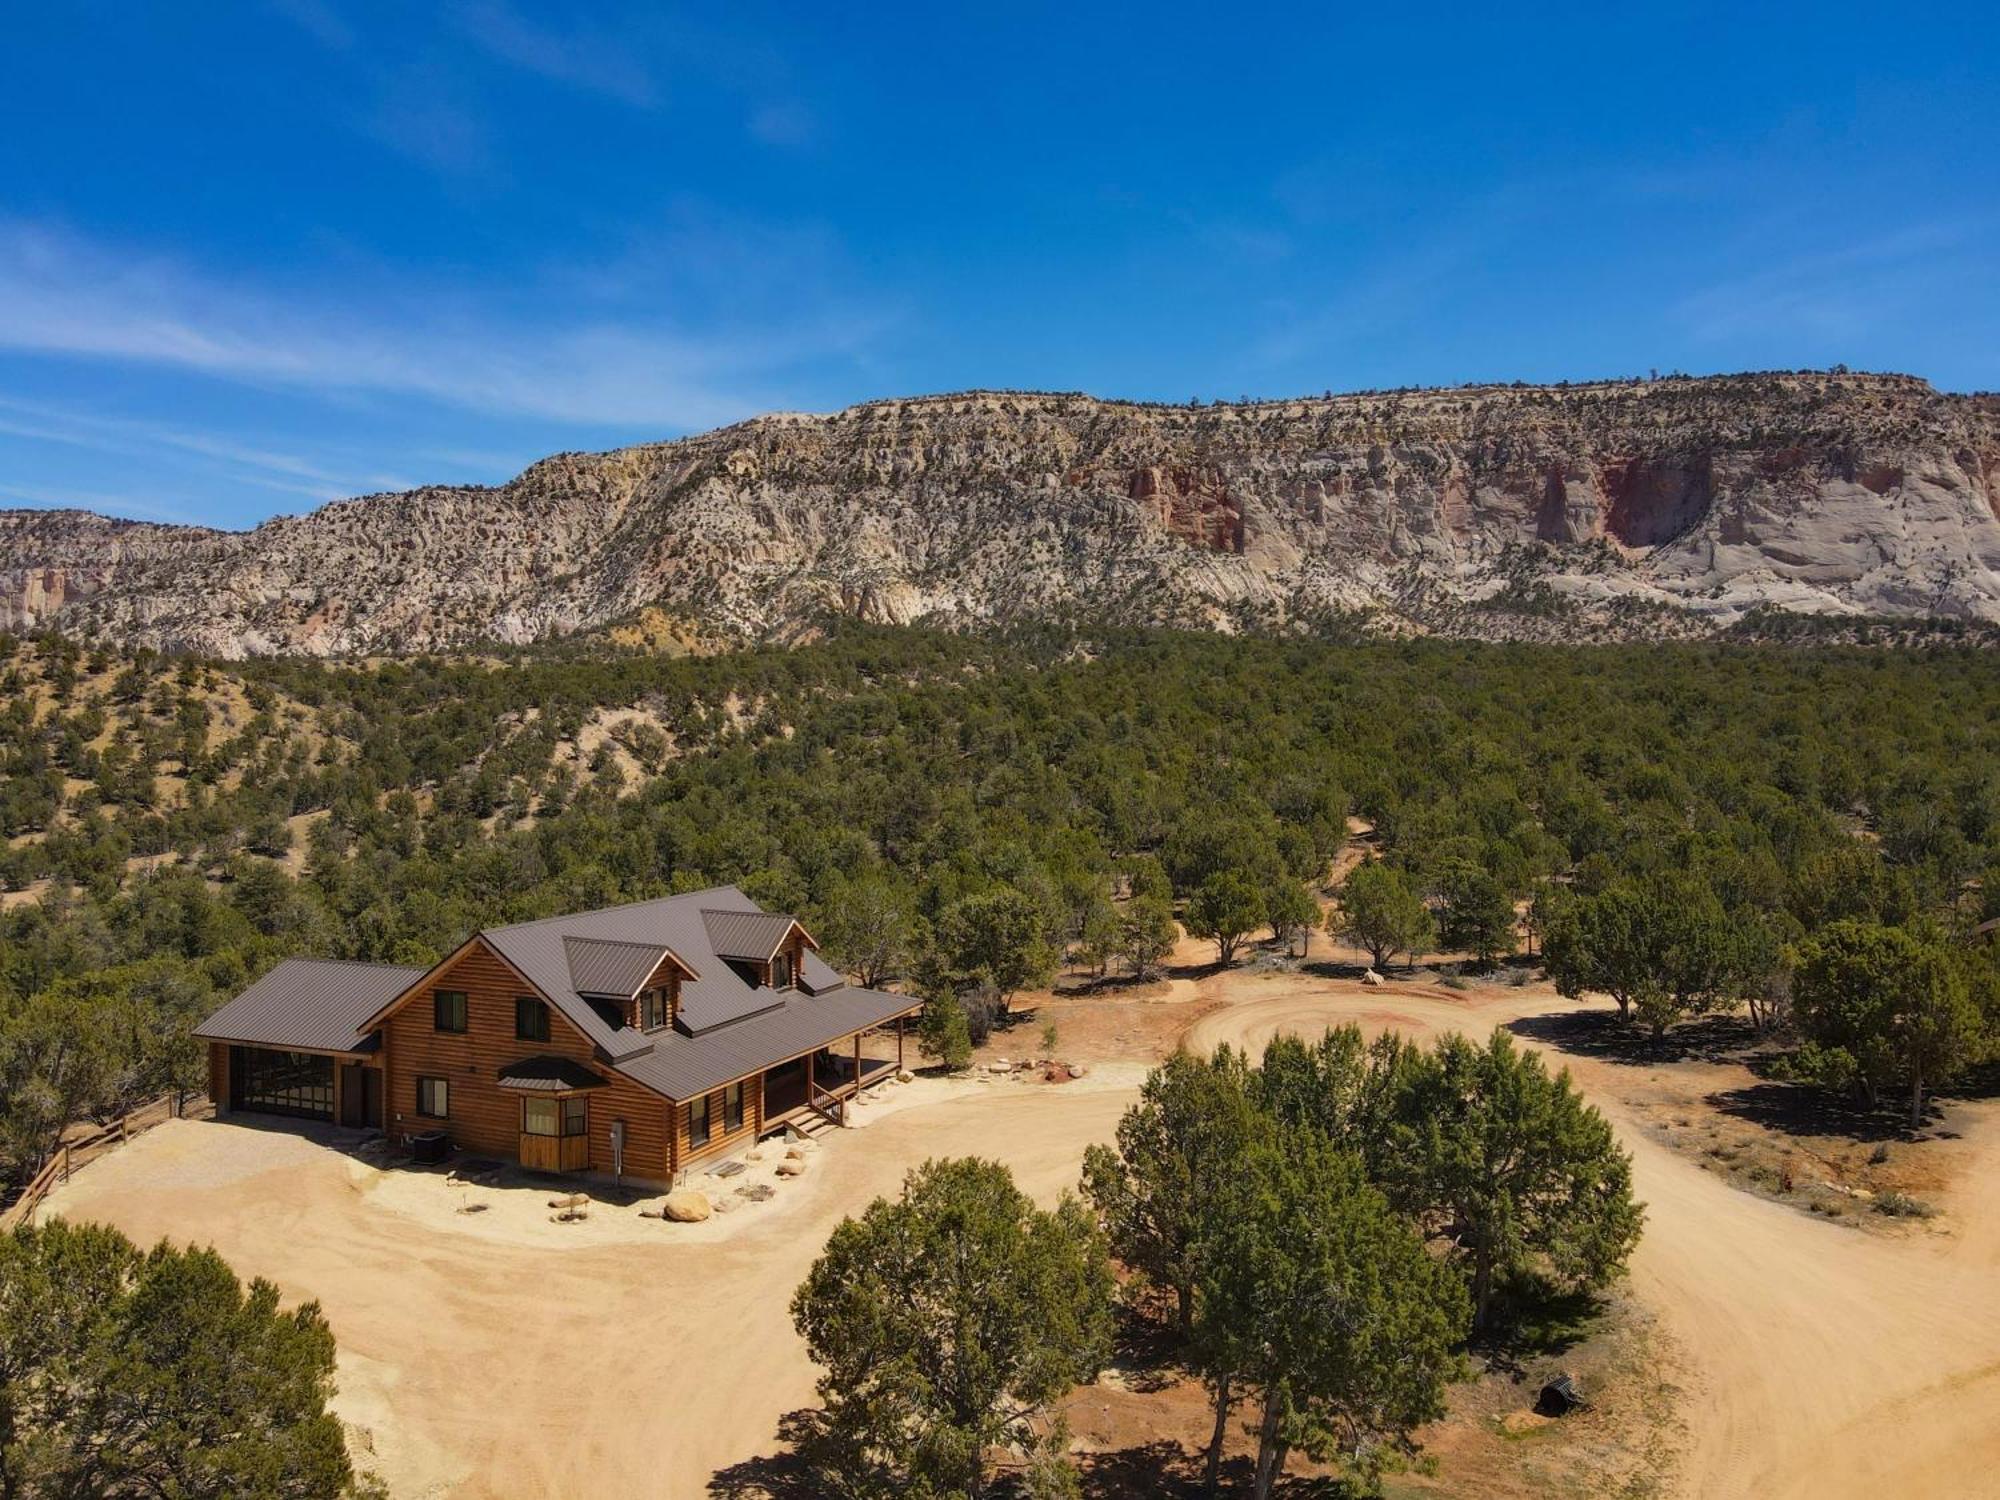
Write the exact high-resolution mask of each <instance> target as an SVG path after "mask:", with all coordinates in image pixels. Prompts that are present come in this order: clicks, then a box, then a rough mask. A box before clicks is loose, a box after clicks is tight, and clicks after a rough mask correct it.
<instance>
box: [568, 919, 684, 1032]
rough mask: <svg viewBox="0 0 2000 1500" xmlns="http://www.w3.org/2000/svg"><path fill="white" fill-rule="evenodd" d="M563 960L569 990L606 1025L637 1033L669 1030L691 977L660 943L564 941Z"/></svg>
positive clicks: (678, 958)
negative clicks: (608, 1022)
mask: <svg viewBox="0 0 2000 1500" xmlns="http://www.w3.org/2000/svg"><path fill="white" fill-rule="evenodd" d="M563 956H564V958H565V959H566V960H567V961H568V965H569V980H570V988H571V989H573V990H575V991H576V993H577V994H578V995H580V996H582V997H583V998H584V999H585V1000H587V1001H589V1002H590V1003H591V1004H592V1005H593V1006H595V1007H597V1008H598V1009H599V1010H600V1011H602V1012H604V1013H605V1014H606V1019H607V1020H614V1019H615V1021H616V1023H617V1024H619V1025H621V1026H629V1027H634V1028H637V1029H640V1030H655V1029H658V1027H660V1026H670V1025H672V1024H673V1014H674V1010H675V1008H676V1007H677V1005H678V1003H679V1000H680V986H681V981H682V979H684V978H685V979H693V978H695V977H696V975H695V972H694V970H692V969H690V968H689V967H688V966H687V964H686V963H685V962H683V961H682V959H681V957H680V955H679V954H677V953H675V952H674V950H673V949H672V948H669V947H668V946H667V945H666V944H665V943H644V942H630V941H626V940H623V939H617V938H586V937H576V936H567V937H565V938H564V939H563ZM656 1018H657V1024H654V1023H655V1021H656Z"/></svg>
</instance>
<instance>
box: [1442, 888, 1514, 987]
mask: <svg viewBox="0 0 2000 1500" xmlns="http://www.w3.org/2000/svg"><path fill="white" fill-rule="evenodd" d="M1438 884H1439V892H1438V894H1439V896H1440V898H1441V909H1440V914H1439V920H1438V932H1439V938H1438V940H1439V941H1440V942H1441V943H1442V944H1443V945H1444V946H1445V947H1447V948H1460V949H1463V950H1464V951H1466V952H1467V953H1470V954H1471V955H1472V956H1473V959H1474V960H1475V961H1476V962H1477V963H1478V964H1479V966H1480V967H1481V968H1491V967H1492V965H1493V961H1494V960H1495V959H1496V958H1498V957H1499V956H1500V955H1501V954H1503V953H1512V952H1513V951H1514V943H1515V936H1514V902H1513V899H1512V898H1511V897H1510V896H1509V895H1508V894H1507V890H1506V887H1504V886H1503V885H1501V884H1500V882H1499V881H1498V880H1495V879H1494V878H1493V877H1492V876H1491V875H1489V874H1488V873H1487V872H1486V871H1485V870H1483V869H1481V868H1480V867H1479V866H1478V865H1475V864H1468V863H1464V862H1459V863H1455V864H1453V865H1451V866H1450V867H1448V868H1447V869H1446V870H1445V872H1444V874H1443V876H1442V877H1441V878H1440V880H1439V883H1438Z"/></svg>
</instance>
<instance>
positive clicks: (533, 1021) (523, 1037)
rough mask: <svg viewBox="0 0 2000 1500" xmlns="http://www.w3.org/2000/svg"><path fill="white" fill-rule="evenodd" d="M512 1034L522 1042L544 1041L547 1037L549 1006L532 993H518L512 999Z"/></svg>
mask: <svg viewBox="0 0 2000 1500" xmlns="http://www.w3.org/2000/svg"><path fill="white" fill-rule="evenodd" d="M514 1036H515V1038H516V1040H518V1041H523V1042H546V1041H547V1040H548V1039H549V1008H548V1005H547V1004H546V1003H545V1002H543V1001H540V1000H537V999H536V998H535V997H534V996H532V995H520V996H517V997H516V998H515V1000H514Z"/></svg>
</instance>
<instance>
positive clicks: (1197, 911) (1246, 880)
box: [1186, 870, 1264, 964]
mask: <svg viewBox="0 0 2000 1500" xmlns="http://www.w3.org/2000/svg"><path fill="white" fill-rule="evenodd" d="M1186 920H1187V930H1188V935H1189V936H1190V937H1198V938H1211V939H1213V940H1214V942H1215V952H1216V958H1217V960H1218V961H1219V962H1221V963H1225V964H1226V963H1230V962H1232V961H1234V959H1235V957H1236V949H1237V945H1238V944H1240V943H1241V942H1242V941H1243V939H1244V938H1246V937H1248V936H1249V935H1250V933H1251V932H1252V931H1254V930H1255V929H1256V927H1257V926H1258V925H1259V924H1260V923H1262V922H1263V920H1264V898H1263V896H1262V895H1261V894H1260V893H1259V892H1258V890H1257V883H1256V882H1255V881H1254V880H1252V879H1251V878H1250V877H1249V876H1248V875H1246V874H1245V873H1243V872H1242V871H1241V870H1219V871H1217V872H1216V873H1215V874H1213V875H1211V876H1209V877H1208V878H1207V879H1206V880H1204V881H1203V882H1202V883H1201V888H1200V889H1199V890H1197V891H1196V892H1195V893H1194V895H1193V896H1191V897H1189V898H1188V904H1187V918H1186Z"/></svg>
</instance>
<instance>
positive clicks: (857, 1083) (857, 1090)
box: [854, 1031, 861, 1099]
mask: <svg viewBox="0 0 2000 1500" xmlns="http://www.w3.org/2000/svg"><path fill="white" fill-rule="evenodd" d="M854 1097H855V1098H857V1099H859V1098H860V1097H861V1033H860V1032H858V1031H857V1032H855V1033H854Z"/></svg>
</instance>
